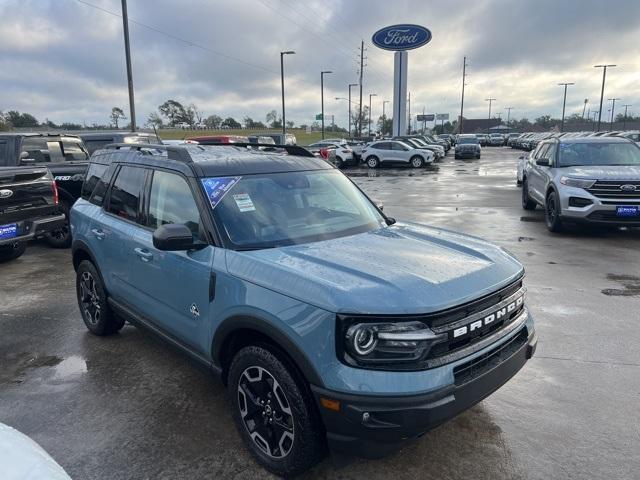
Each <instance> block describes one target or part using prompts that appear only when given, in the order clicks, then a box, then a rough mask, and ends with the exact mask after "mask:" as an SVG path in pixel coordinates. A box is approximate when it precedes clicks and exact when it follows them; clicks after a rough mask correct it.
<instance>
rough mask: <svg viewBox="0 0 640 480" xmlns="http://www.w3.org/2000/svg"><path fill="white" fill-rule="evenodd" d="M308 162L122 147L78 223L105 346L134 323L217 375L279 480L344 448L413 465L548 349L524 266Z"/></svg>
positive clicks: (83, 270) (279, 155) (95, 326)
mask: <svg viewBox="0 0 640 480" xmlns="http://www.w3.org/2000/svg"><path fill="white" fill-rule="evenodd" d="M295 148H296V147H277V149H276V150H275V151H268V152H267V151H263V150H259V149H257V148H256V147H255V145H254V146H253V149H252V148H251V146H250V145H236V146H202V145H187V146H184V147H182V146H158V147H150V146H149V145H113V146H110V147H109V148H106V149H104V150H101V151H98V152H96V153H95V154H94V155H93V157H92V158H91V165H90V167H89V171H88V173H87V177H86V181H85V185H84V187H85V188H84V189H83V193H82V198H81V199H80V200H78V201H77V202H76V204H75V205H74V206H73V209H72V211H71V229H72V235H73V245H72V251H73V265H74V267H75V270H76V272H77V280H76V287H77V297H78V304H79V307H80V311H81V314H82V318H83V320H84V322H85V324H86V326H87V328H88V329H89V330H90V331H91V332H93V333H95V334H96V335H107V334H112V333H115V332H117V331H118V330H120V329H121V328H122V327H123V325H124V323H125V319H126V320H129V321H130V322H131V323H133V324H137V325H140V326H143V327H146V328H147V329H149V330H151V331H152V332H155V333H156V334H157V335H159V336H160V337H162V338H163V339H165V340H166V341H167V342H169V343H171V344H173V345H175V346H177V347H179V348H180V349H182V350H183V351H184V352H185V353H187V354H188V355H190V356H191V357H192V358H194V359H196V360H198V361H200V362H202V363H203V364H205V365H207V366H208V367H210V368H211V369H212V370H213V371H214V372H216V373H217V374H219V375H220V376H221V378H222V380H223V382H224V383H225V384H226V385H227V387H228V395H229V402H230V407H231V413H232V415H233V418H234V421H235V423H236V425H237V428H238V431H239V433H240V435H241V437H242V438H243V440H244V442H245V444H246V446H247V448H248V449H249V450H250V451H251V452H252V454H253V455H254V456H255V458H256V459H257V460H258V461H259V462H260V463H261V464H262V465H263V466H264V467H265V468H267V469H268V470H270V471H271V472H274V473H277V474H280V475H294V474H297V473H300V472H302V471H304V470H306V469H308V468H309V467H311V466H312V465H313V464H314V463H316V462H317V461H319V460H320V459H321V458H322V456H323V455H324V452H325V451H326V449H325V447H326V446H328V447H330V448H331V449H333V450H336V451H341V452H346V453H351V454H357V455H361V456H366V457H379V456H382V455H384V454H386V453H388V452H390V451H392V450H394V449H396V448H397V447H398V446H399V445H402V443H403V442H404V441H406V440H410V439H412V438H415V437H418V436H420V435H421V434H423V433H424V432H426V431H428V430H430V429H431V428H433V427H434V426H436V425H438V424H440V423H442V422H444V421H446V420H447V419H449V418H451V417H453V416H454V415H457V414H458V413H460V412H462V411H464V410H466V409H468V408H469V407H471V406H472V405H474V404H475V403H477V402H479V401H480V400H482V399H483V398H485V397H486V396H488V395H490V394H491V393H492V392H494V391H495V390H496V389H498V388H499V387H500V386H501V385H503V384H504V383H505V382H506V381H508V380H509V379H510V378H511V377H512V376H513V375H515V374H516V372H518V370H520V368H521V367H522V366H523V365H524V364H525V363H526V361H527V360H528V359H529V358H531V356H532V355H533V353H534V351H535V347H536V342H537V337H536V334H535V331H534V325H533V319H532V317H531V315H530V314H529V311H528V309H527V307H526V306H525V302H524V298H525V287H524V286H523V276H524V271H523V268H522V265H521V264H520V263H518V261H517V260H516V259H515V258H514V257H513V256H512V255H510V254H509V253H507V252H506V251H504V250H502V249H500V248H498V247H495V246H493V245H491V244H489V243H487V242H485V241H483V240H481V239H478V238H474V237H469V236H466V235H461V234H458V233H454V232H451V231H447V230H442V229H437V228H432V227H429V226H425V225H419V224H412V223H398V222H396V221H395V220H394V219H392V218H389V217H387V216H385V214H383V213H382V212H381V211H380V210H379V209H378V208H377V207H376V206H375V204H374V203H372V202H371V201H370V200H369V199H368V198H367V196H366V195H364V193H363V192H362V191H360V189H359V188H358V187H357V186H356V185H355V184H353V183H352V182H351V181H350V180H349V179H348V178H347V177H346V176H344V175H343V174H342V173H341V172H340V171H339V170H337V169H335V168H334V167H332V166H331V165H329V164H327V163H326V162H325V161H323V160H321V159H317V158H314V157H311V156H309V155H311V154H309V153H308V152H306V155H305V150H304V149H298V150H293V149H295ZM363 245H366V248H363Z"/></svg>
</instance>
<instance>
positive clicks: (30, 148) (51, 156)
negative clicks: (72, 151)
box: [22, 137, 63, 163]
mask: <svg viewBox="0 0 640 480" xmlns="http://www.w3.org/2000/svg"><path fill="white" fill-rule="evenodd" d="M22 151H23V152H27V157H26V158H27V159H33V160H34V161H35V163H50V162H61V161H63V156H62V148H61V147H60V141H59V140H54V139H51V138H47V137H26V138H24V140H23V141H22Z"/></svg>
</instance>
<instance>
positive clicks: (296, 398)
mask: <svg viewBox="0 0 640 480" xmlns="http://www.w3.org/2000/svg"><path fill="white" fill-rule="evenodd" d="M296 377H297V375H296V374H295V373H294V370H293V367H291V366H289V365H288V362H285V361H283V360H281V359H280V358H279V357H278V356H276V355H275V354H274V353H273V352H272V351H271V350H270V349H268V347H263V346H257V345H252V346H248V347H245V348H243V349H241V350H240V351H239V352H238V353H237V354H236V355H235V357H234V358H233V361H232V363H231V366H230V368H229V382H228V388H229V390H228V394H229V401H230V402H231V408H232V414H233V419H234V421H235V423H236V427H237V428H238V431H239V432H240V435H241V436H242V439H243V441H244V443H245V445H246V446H247V448H248V449H249V451H250V452H251V453H252V455H253V456H254V457H255V458H256V460H257V461H258V462H259V463H260V464H261V465H262V466H263V467H264V468H266V469H267V470H269V471H270V472H272V473H275V474H277V475H281V476H285V477H289V476H294V475H298V474H300V473H302V472H304V471H305V470H307V469H309V468H311V467H312V466H313V465H315V464H316V463H317V462H318V461H320V460H321V459H322V457H323V456H324V452H325V442H324V435H323V429H322V425H321V421H320V419H319V416H318V414H317V411H316V410H315V406H314V403H313V399H312V398H311V396H310V395H309V394H308V393H307V392H308V390H307V388H306V386H305V385H303V384H301V381H300V380H298V381H297V380H296Z"/></svg>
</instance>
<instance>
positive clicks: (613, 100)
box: [607, 98, 620, 131]
mask: <svg viewBox="0 0 640 480" xmlns="http://www.w3.org/2000/svg"><path fill="white" fill-rule="evenodd" d="M607 100H608V101H610V102H613V103H612V104H611V121H610V122H609V131H612V130H613V118H614V117H613V111H614V110H615V109H616V100H620V98H607Z"/></svg>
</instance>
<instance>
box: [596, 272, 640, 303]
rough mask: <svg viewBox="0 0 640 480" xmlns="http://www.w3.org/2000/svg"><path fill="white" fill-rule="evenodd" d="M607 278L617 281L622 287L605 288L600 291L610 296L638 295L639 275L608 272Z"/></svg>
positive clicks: (639, 289) (639, 287)
mask: <svg viewBox="0 0 640 480" xmlns="http://www.w3.org/2000/svg"><path fill="white" fill-rule="evenodd" d="M607 280H611V281H612V282H618V283H619V284H621V285H622V287H623V288H605V289H604V290H602V293H604V294H605V295H609V296H612V297H635V296H640V277H636V276H634V275H617V274H615V273H609V274H608V275H607Z"/></svg>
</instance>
